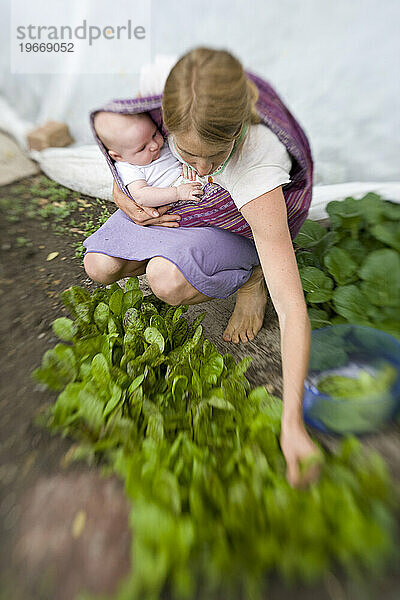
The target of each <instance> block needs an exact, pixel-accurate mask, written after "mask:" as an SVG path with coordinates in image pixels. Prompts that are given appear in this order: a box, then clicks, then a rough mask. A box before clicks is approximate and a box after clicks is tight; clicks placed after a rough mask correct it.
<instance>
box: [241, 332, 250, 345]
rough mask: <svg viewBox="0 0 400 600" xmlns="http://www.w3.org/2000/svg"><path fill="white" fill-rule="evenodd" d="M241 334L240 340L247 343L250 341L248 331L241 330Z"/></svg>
mask: <svg viewBox="0 0 400 600" xmlns="http://www.w3.org/2000/svg"><path fill="white" fill-rule="evenodd" d="M239 336H240V341H241V342H242V343H243V344H245V343H246V342H248V341H249V340H248V339H247V335H246V331H241V332H240V333H239Z"/></svg>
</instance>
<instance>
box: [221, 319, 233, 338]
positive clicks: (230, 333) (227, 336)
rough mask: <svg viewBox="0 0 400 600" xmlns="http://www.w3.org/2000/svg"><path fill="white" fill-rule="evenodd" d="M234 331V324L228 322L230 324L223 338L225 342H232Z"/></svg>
mask: <svg viewBox="0 0 400 600" xmlns="http://www.w3.org/2000/svg"><path fill="white" fill-rule="evenodd" d="M232 333H233V329H232V326H231V325H230V323H228V325H227V326H226V329H225V331H224V333H223V335H222V339H223V340H225V342H230V341H231V339H232Z"/></svg>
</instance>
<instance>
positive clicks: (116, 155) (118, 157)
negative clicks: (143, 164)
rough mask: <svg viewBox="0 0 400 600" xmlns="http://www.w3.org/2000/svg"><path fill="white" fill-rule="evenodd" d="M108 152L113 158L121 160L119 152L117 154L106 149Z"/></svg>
mask: <svg viewBox="0 0 400 600" xmlns="http://www.w3.org/2000/svg"><path fill="white" fill-rule="evenodd" d="M108 154H109V156H110V157H111V158H112V159H113V160H121V159H122V156H121V155H120V154H118V152H115V150H108Z"/></svg>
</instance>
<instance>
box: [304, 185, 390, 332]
mask: <svg viewBox="0 0 400 600" xmlns="http://www.w3.org/2000/svg"><path fill="white" fill-rule="evenodd" d="M326 210H327V212H328V214H329V217H330V222H331V226H330V228H329V229H328V230H327V229H325V228H324V227H323V226H322V225H320V224H319V223H316V222H314V221H310V220H306V221H305V223H304V224H303V227H302V228H301V230H300V232H299V234H298V235H297V237H296V239H295V242H296V245H297V246H298V248H297V249H296V258H297V264H298V267H299V273H300V278H301V281H302V284H303V289H304V294H305V299H306V303H307V306H308V311H309V318H310V322H311V326H312V328H313V329H315V328H318V327H326V326H328V325H334V324H341V323H355V324H359V325H369V326H372V327H375V328H377V329H381V330H383V331H386V332H387V333H389V334H391V335H393V336H394V337H396V338H397V339H400V320H399V314H400V223H399V222H400V206H399V205H397V204H393V203H391V202H388V201H385V200H382V198H381V197H380V196H378V195H377V194H373V193H369V194H367V195H366V196H364V197H363V198H361V199H360V200H355V199H354V198H346V199H345V200H343V201H336V200H335V201H332V202H329V204H328V205H327V207H326Z"/></svg>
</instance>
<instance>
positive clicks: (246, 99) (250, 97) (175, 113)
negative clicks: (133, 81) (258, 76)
mask: <svg viewBox="0 0 400 600" xmlns="http://www.w3.org/2000/svg"><path fill="white" fill-rule="evenodd" d="M257 98H258V90H257V87H256V85H255V84H254V83H253V82H252V81H250V80H249V79H248V78H247V77H246V74H245V72H244V69H243V67H242V65H241V63H240V61H239V60H238V59H237V58H235V57H234V56H232V54H230V53H229V52H227V51H226V50H213V49H210V48H195V49H193V50H191V51H190V52H188V53H187V54H185V55H184V56H183V57H182V58H181V59H180V60H178V62H177V63H176V65H175V66H174V67H173V68H172V70H171V72H170V74H169V75H168V78H167V81H166V83H165V87H164V95H163V101H162V111H163V120H164V123H165V126H166V127H167V129H168V131H169V132H170V133H172V134H173V135H177V136H179V134H182V133H186V132H188V131H194V132H195V133H196V134H197V135H198V137H199V139H200V140H201V141H202V142H203V143H204V144H207V145H209V146H210V147H212V148H213V149H215V150H216V151H218V152H223V151H224V150H226V149H227V148H228V147H230V146H231V145H232V142H233V141H234V140H238V138H240V136H241V134H242V132H243V129H244V127H245V126H246V125H250V124H251V123H259V122H260V118H259V116H258V113H257V110H256V107H255V104H256V102H257ZM241 142H243V140H241ZM239 146H241V143H240V144H239Z"/></svg>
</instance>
